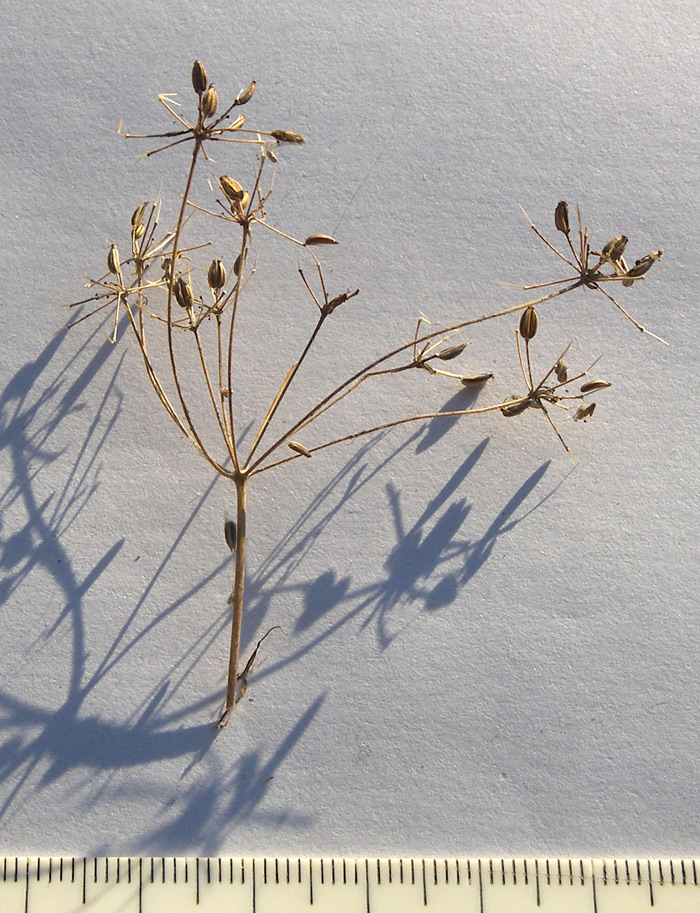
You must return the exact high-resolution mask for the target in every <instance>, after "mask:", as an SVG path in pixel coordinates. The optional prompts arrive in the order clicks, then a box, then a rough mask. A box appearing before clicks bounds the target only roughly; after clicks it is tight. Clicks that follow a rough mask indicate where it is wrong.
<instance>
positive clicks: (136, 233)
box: [131, 225, 146, 241]
mask: <svg viewBox="0 0 700 913" xmlns="http://www.w3.org/2000/svg"><path fill="white" fill-rule="evenodd" d="M145 232H146V229H145V228H144V226H143V225H134V227H133V228H132V229H131V235H132V237H133V238H134V240H135V241H138V239H139V238H143V236H144V234H145Z"/></svg>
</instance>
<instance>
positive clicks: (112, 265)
mask: <svg viewBox="0 0 700 913" xmlns="http://www.w3.org/2000/svg"><path fill="white" fill-rule="evenodd" d="M107 269H108V270H109V271H110V273H114V275H115V276H116V275H117V274H118V273H119V269H120V263H119V251H118V250H117V245H116V244H112V246H111V247H110V249H109V253H108V254H107Z"/></svg>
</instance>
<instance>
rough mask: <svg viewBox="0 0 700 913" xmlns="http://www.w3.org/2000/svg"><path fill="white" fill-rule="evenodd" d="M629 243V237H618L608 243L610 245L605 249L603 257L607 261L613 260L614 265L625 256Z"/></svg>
mask: <svg viewBox="0 0 700 913" xmlns="http://www.w3.org/2000/svg"><path fill="white" fill-rule="evenodd" d="M628 241H629V238H628V237H627V235H616V236H615V237H614V238H613V239H612V241H608V243H607V244H606V245H605V247H604V248H603V252H602V253H603V256H604V257H605V258H606V259H607V260H612V262H613V263H614V262H615V261H616V260H619V259H620V257H621V256H622V255H623V254H624V252H625V248H626V247H627V242H628Z"/></svg>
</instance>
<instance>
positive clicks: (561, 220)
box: [554, 200, 569, 235]
mask: <svg viewBox="0 0 700 913" xmlns="http://www.w3.org/2000/svg"><path fill="white" fill-rule="evenodd" d="M554 225H555V227H556V228H557V230H558V231H563V232H564V234H565V235H568V234H569V207H568V205H567V204H566V203H565V201H564V200H560V201H559V202H558V203H557V208H556V209H555V210H554Z"/></svg>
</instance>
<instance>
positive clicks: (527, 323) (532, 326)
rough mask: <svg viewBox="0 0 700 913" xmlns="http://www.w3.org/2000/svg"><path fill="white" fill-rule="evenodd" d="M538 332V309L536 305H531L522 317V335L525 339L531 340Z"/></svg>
mask: <svg viewBox="0 0 700 913" xmlns="http://www.w3.org/2000/svg"><path fill="white" fill-rule="evenodd" d="M536 332H537V311H536V310H535V307H534V305H532V304H531V305H529V306H528V307H526V308H525V310H524V311H523V314H522V317H521V318H520V335H521V336H522V337H523V339H527V340H530V339H532V337H533V336H534V335H535V333H536Z"/></svg>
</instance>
